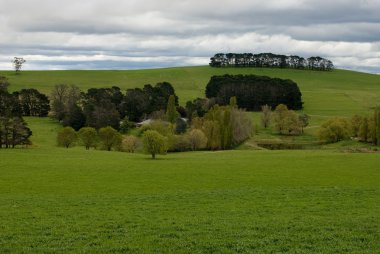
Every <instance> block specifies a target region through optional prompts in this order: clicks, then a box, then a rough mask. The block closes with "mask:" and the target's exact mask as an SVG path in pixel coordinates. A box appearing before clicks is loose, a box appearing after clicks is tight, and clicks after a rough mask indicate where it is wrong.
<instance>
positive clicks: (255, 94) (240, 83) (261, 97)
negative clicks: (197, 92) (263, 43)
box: [206, 75, 303, 111]
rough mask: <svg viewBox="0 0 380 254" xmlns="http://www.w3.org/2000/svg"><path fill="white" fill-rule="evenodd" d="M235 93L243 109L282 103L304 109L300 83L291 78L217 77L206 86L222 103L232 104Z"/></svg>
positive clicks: (274, 105)
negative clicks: (231, 99)
mask: <svg viewBox="0 0 380 254" xmlns="http://www.w3.org/2000/svg"><path fill="white" fill-rule="evenodd" d="M233 96H235V97H236V99H237V105H238V106H239V108H244V109H246V110H251V111H259V110H261V107H262V106H263V105H268V106H270V107H272V108H275V107H277V105H279V104H284V105H286V106H287V107H288V108H289V109H294V110H297V109H302V104H303V102H302V98H301V97H302V94H301V92H300V89H299V88H298V85H297V84H296V83H295V82H294V81H292V80H289V79H279V78H270V77H266V76H257V75H223V76H213V77H211V79H210V81H209V82H208V84H207V86H206V97H207V98H215V99H216V102H217V103H218V104H220V105H227V104H229V101H230V98H231V97H233Z"/></svg>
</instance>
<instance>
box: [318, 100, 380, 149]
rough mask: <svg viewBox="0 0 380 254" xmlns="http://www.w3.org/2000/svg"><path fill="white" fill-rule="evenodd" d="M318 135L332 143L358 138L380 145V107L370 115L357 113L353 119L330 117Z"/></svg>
mask: <svg viewBox="0 0 380 254" xmlns="http://www.w3.org/2000/svg"><path fill="white" fill-rule="evenodd" d="M318 136H319V139H320V140H321V141H325V142H330V143H333V142H338V141H342V140H347V139H350V138H356V139H358V140H360V141H362V142H367V143H372V144H374V145H380V107H376V108H375V110H374V113H373V115H372V116H370V117H368V116H360V115H355V116H353V117H352V118H351V119H346V118H341V117H336V118H333V119H329V120H328V121H326V122H325V123H323V124H322V125H321V128H320V129H319V132H318Z"/></svg>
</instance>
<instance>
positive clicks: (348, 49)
mask: <svg viewBox="0 0 380 254" xmlns="http://www.w3.org/2000/svg"><path fill="white" fill-rule="evenodd" d="M379 13H380V0H276V1H275V0H265V1H263V0H239V1H237V0H156V1H154V0H64V1H63V0H60V1H57V0H0V69H2V70H8V69H9V70H10V69H12V63H11V61H12V59H13V57H15V56H17V57H23V58H24V59H25V60H26V61H27V62H26V63H25V64H24V69H28V70H41V69H42V70H55V69H140V68H159V67H174V66H190V65H207V64H208V63H209V58H210V57H211V56H213V55H214V54H215V53H219V52H224V53H227V52H235V53H245V52H247V53H264V52H271V53H276V54H285V55H299V56H302V57H310V56H321V57H326V58H328V59H330V60H332V61H333V62H334V64H335V66H336V67H338V68H344V69H352V70H358V71H365V72H371V73H380V14H379Z"/></svg>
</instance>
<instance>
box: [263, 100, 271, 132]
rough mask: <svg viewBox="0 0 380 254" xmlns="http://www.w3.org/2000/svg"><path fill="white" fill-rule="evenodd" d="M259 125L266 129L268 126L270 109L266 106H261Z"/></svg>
mask: <svg viewBox="0 0 380 254" xmlns="http://www.w3.org/2000/svg"><path fill="white" fill-rule="evenodd" d="M261 111H262V113H261V125H262V126H263V127H264V128H265V129H266V128H268V127H269V125H270V120H271V114H272V107H271V106H268V105H264V106H261Z"/></svg>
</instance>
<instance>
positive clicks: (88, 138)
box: [78, 127, 98, 150]
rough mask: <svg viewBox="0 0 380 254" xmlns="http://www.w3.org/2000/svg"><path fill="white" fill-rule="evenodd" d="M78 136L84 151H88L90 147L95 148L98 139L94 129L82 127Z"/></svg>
mask: <svg viewBox="0 0 380 254" xmlns="http://www.w3.org/2000/svg"><path fill="white" fill-rule="evenodd" d="M78 136H79V139H80V140H81V141H82V143H83V145H84V146H85V147H86V150H89V149H90V147H95V145H96V142H97V139H98V133H97V132H96V130H95V128H92V127H83V128H82V129H80V130H79V132H78Z"/></svg>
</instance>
